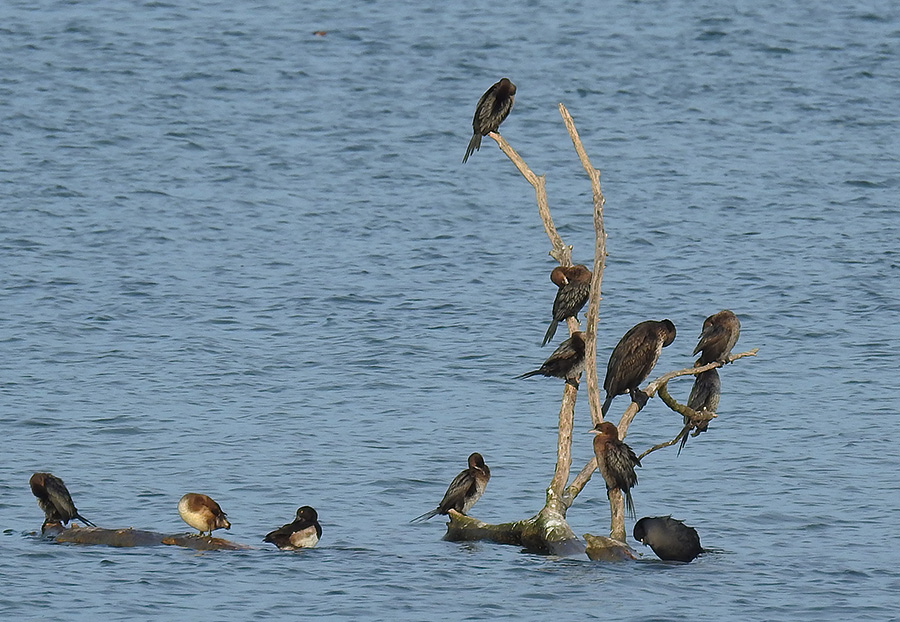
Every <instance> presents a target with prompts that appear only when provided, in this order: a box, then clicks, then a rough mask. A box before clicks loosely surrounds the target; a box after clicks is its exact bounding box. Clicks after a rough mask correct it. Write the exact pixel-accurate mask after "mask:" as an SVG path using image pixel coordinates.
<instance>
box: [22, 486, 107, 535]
mask: <svg viewBox="0 0 900 622" xmlns="http://www.w3.org/2000/svg"><path fill="white" fill-rule="evenodd" d="M28 483H29V484H30V485H31V492H32V494H33V495H34V496H35V497H37V502H38V505H39V506H40V508H41V509H42V510H43V511H44V524H43V525H41V533H44V530H45V529H46V528H47V527H51V526H53V525H59V524H60V523H62V524H63V525H66V524H68V522H69V521H70V520H72V519H73V518H77V519H78V520H80V521H81V522H83V523H84V524H86V525H90V526H91V527H96V525H95V524H94V523H92V522H91V521H89V520H88V519H86V518H85V517H84V516H82V515H81V514H79V513H78V508H76V507H75V504H74V503H73V502H72V496H71V495H70V494H69V491H68V489H67V488H66V485H65V484H64V483H63V481H62V480H61V479H59V478H58V477H56V476H55V475H52V474H50V473H35V474H34V475H32V476H31V479H30V480H29V481H28Z"/></svg>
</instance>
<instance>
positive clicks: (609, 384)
mask: <svg viewBox="0 0 900 622" xmlns="http://www.w3.org/2000/svg"><path fill="white" fill-rule="evenodd" d="M674 340H675V325H674V324H672V322H670V321H669V320H661V321H659V322H656V321H653V320H647V321H645V322H641V323H639V324H636V325H634V326H632V327H631V328H630V329H629V330H628V332H627V333H625V335H624V336H623V337H622V338H621V339H620V340H619V343H618V344H616V347H615V348H614V349H613V351H612V354H610V355H609V363H608V364H607V366H606V379H605V380H604V381H603V388H604V389H606V401H604V402H603V406H602V408H601V409H600V410H601V412H602V414H603V415H606V411H608V410H609V405H610V404H612V401H613V399H614V398H615V397H616V396H617V395H622V394H623V393H629V394H630V395H631V400H632V401H634V402H637V403H638V404H639V405H640V407H641V408H643V407H644V404H646V403H647V395H646V394H645V393H644V392H643V391H641V390H640V389H639V388H638V387H639V386H640V384H641V383H642V382H643V381H644V379H645V378H646V377H647V376H649V375H650V372H651V371H652V370H653V366H654V365H656V361H657V360H659V354H660V352H661V351H662V349H663V348H665V347H666V346H667V345H669V344H670V343H672V342H673V341H674Z"/></svg>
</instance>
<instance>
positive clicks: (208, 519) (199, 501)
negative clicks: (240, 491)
mask: <svg viewBox="0 0 900 622" xmlns="http://www.w3.org/2000/svg"><path fill="white" fill-rule="evenodd" d="M178 514H179V515H180V516H181V520H183V521H184V522H186V523H187V524H188V525H190V526H191V527H193V528H194V529H197V530H198V531H200V535H201V536H202V535H203V534H204V533H205V532H207V531H208V532H209V535H210V537H212V532H213V530H215V529H223V528H224V529H231V523H229V522H228V519H227V518H225V512H223V511H222V508H220V507H219V504H218V503H216V502H215V501H213V500H212V499H210V498H209V497H207V496H206V495H201V494H199V493H196V492H189V493H187V494H186V495H184V496H183V497H181V499H180V500H179V501H178Z"/></svg>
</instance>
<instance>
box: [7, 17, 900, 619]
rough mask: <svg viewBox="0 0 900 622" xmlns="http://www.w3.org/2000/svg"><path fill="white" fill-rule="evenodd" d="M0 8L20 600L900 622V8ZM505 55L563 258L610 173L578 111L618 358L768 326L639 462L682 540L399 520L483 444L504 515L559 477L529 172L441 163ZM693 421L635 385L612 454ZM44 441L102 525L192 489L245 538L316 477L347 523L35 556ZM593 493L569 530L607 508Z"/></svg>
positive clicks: (494, 501)
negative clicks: (711, 393)
mask: <svg viewBox="0 0 900 622" xmlns="http://www.w3.org/2000/svg"><path fill="white" fill-rule="evenodd" d="M0 25H2V26H0V54H2V66H3V71H2V73H0V115H2V122H0V197H2V201H0V210H2V221H0V252H2V257H3V268H2V271H0V275H2V276H0V283H2V306H0V340H2V346H3V348H2V353H3V355H2V357H0V383H2V384H0V391H2V399H0V425H2V430H3V434H4V436H5V440H4V442H3V444H2V456H3V459H2V460H0V491H2V494H0V526H2V534H0V548H2V554H0V584H2V585H3V589H2V590H0V617H2V618H3V619H10V620H43V619H51V618H59V619H67V620H92V621H93V620H98V619H99V620H138V619H173V618H174V617H175V616H177V615H186V616H189V617H197V616H201V615H202V616H208V615H210V614H212V615H214V616H216V617H219V618H225V619H235V620H251V619H265V620H281V619H294V618H296V617H297V616H299V615H308V616H312V617H321V618H326V617H330V618H333V619H348V620H349V619H392V620H423V619H433V618H435V617H441V618H444V619H450V620H461V619H488V618H490V619H515V620H520V619H529V618H537V617H539V616H546V615H555V616H556V617H557V618H560V617H561V618H567V619H568V618H571V619H621V620H642V621H646V620H692V621H693V620H742V621H743V620H767V621H768V620H792V621H793V620H811V621H812V620H815V621H822V620H826V621H827V620H840V621H844V620H848V619H852V620H887V619H897V614H896V610H897V607H898V605H900V598H898V596H897V594H898V593H900V570H898V568H897V564H896V560H897V554H898V551H900V528H898V527H897V525H896V518H895V517H896V515H897V513H898V511H900V485H898V483H897V476H896V474H897V472H898V469H900V458H898V451H897V444H896V432H895V430H896V424H897V413H898V412H900V397H898V395H897V392H896V391H895V390H894V387H895V386H896V382H897V381H896V378H897V372H896V370H897V367H898V364H900V355H898V354H897V342H898V336H900V331H898V329H897V324H898V319H900V316H898V314H900V287H898V285H900V253H898V239H900V208H898V201H897V194H898V188H900V183H898V182H900V175H898V172H900V140H898V137H900V115H898V107H897V101H898V96H900V51H898V50H900V9H898V8H897V6H896V5H895V4H894V3H891V2H878V1H875V2H866V3H858V4H852V3H842V2H838V3H829V4H825V3H775V2H758V3H753V4H747V5H746V6H740V3H739V5H730V4H729V5H725V4H719V3H714V2H676V1H668V2H667V1H651V2H629V1H626V0H616V1H614V2H610V3H606V4H605V5H604V6H599V5H595V4H594V3H583V5H582V6H578V7H570V8H568V9H565V10H560V9H559V8H557V5H556V3H552V2H548V1H546V0H543V1H536V2H530V3H528V4H527V5H521V4H520V3H516V4H510V5H509V6H498V4H497V3H496V2H492V3H486V2H450V3H444V4H443V5H441V8H440V9H439V10H428V11H423V10H422V9H421V8H420V6H419V5H418V4H417V3H394V4H388V3H375V2H368V3H360V4H359V5H357V6H354V5H352V3H351V4H346V3H345V4H341V5H332V4H330V3H295V2H275V1H274V0H272V1H269V2H258V3H252V6H251V5H249V4H248V5H247V6H236V5H235V3H228V2H221V1H219V0H208V1H206V2H200V3H190V4H189V6H182V3H166V2H144V3H141V2H129V3H123V2H113V1H111V0H97V1H94V2H75V1H68V2H50V1H47V2H41V3H37V4H35V3H26V2H20V1H16V0H11V1H9V2H5V3H3V4H2V5H0ZM316 30H325V31H327V35H326V36H324V37H320V36H314V35H313V34H312V33H313V31H316ZM502 76H509V77H510V78H511V79H512V80H513V81H514V82H515V83H516V84H517V86H518V94H517V101H516V106H515V109H514V110H513V113H512V114H511V116H510V117H509V119H508V120H507V121H506V123H505V124H504V125H503V128H502V131H503V134H504V136H505V137H506V138H507V139H508V140H509V141H510V142H511V143H512V144H513V146H514V147H515V148H516V149H518V150H519V152H520V153H521V154H522V155H523V156H524V157H525V158H526V160H527V161H528V163H529V164H530V165H531V167H532V168H533V169H534V170H535V171H536V172H538V173H544V174H546V175H547V184H548V193H549V197H550V202H551V207H552V209H553V214H554V218H555V220H556V223H557V225H558V226H559V228H560V231H561V233H562V234H563V236H564V237H565V239H566V241H567V243H569V244H573V245H574V247H575V258H576V260H577V261H579V262H585V263H587V262H589V261H590V258H591V253H592V251H591V248H592V230H591V217H590V189H589V185H588V182H587V179H586V177H585V176H584V173H583V171H582V170H581V168H580V165H579V164H578V163H577V160H576V158H575V156H574V153H573V151H572V149H571V144H570V142H569V139H568V137H567V136H566V134H565V130H564V128H563V126H562V123H561V121H560V119H559V116H558V113H557V110H556V104H557V103H558V102H560V101H562V102H564V103H565V104H566V105H567V106H568V108H569V110H570V112H571V113H572V115H573V116H574V118H575V121H576V123H577V125H578V128H579V130H580V132H581V136H582V138H583V140H584V142H585V145H586V147H587V149H588V152H589V154H590V155H591V157H592V159H593V162H594V164H595V165H596V166H598V167H599V168H600V169H601V170H602V172H603V184H604V186H603V187H604V192H605V194H606V198H607V205H606V222H607V226H608V231H609V236H610V237H609V253H610V256H609V262H608V268H607V271H606V273H605V278H604V282H603V285H604V289H603V302H602V305H601V324H600V329H599V330H600V344H599V350H600V352H599V358H600V366H601V368H603V367H604V366H605V362H606V358H607V357H608V355H609V351H610V350H611V348H612V347H613V346H614V345H615V343H616V341H617V340H618V339H619V337H620V336H621V335H622V334H623V333H624V332H625V330H626V329H627V328H628V327H630V326H631V325H633V324H635V323H636V322H638V321H640V320H643V319H660V318H662V317H668V318H670V319H672V321H674V322H675V324H676V326H677V327H678V330H679V337H678V339H677V340H676V341H675V343H674V344H673V345H672V346H670V347H669V348H667V349H666V350H665V351H664V354H663V357H662V359H661V361H660V364H659V367H658V368H657V369H658V370H659V371H665V370H669V369H675V368H679V367H683V366H685V365H687V364H689V361H690V360H691V357H690V352H691V349H692V348H693V346H694V345H695V343H696V337H697V335H698V333H699V329H700V324H701V322H702V320H703V318H704V317H705V316H707V315H709V314H710V313H713V312H715V311H718V310H719V309H722V308H730V309H733V310H734V311H735V312H736V313H737V314H738V315H739V316H740V318H741V320H742V322H743V332H742V336H741V341H740V342H739V345H738V348H737V349H738V350H739V351H740V350H744V349H749V348H751V347H758V348H760V353H759V356H758V357H757V358H756V359H749V360H743V361H740V362H738V363H737V364H735V365H733V366H729V367H728V368H727V369H724V370H723V371H722V382H723V396H722V401H721V405H720V415H721V416H720V419H719V420H717V421H716V422H714V423H713V425H712V427H711V431H710V432H709V433H707V434H704V435H703V436H701V437H699V438H695V439H691V440H690V442H689V443H688V446H687V449H686V450H685V452H684V453H683V454H682V455H681V456H680V457H678V458H676V456H675V452H674V450H671V451H664V452H658V453H656V454H654V455H652V456H650V457H648V458H647V459H646V460H645V466H644V468H643V469H642V471H641V472H640V478H641V482H640V485H639V486H638V487H637V488H636V489H635V491H634V497H635V504H636V506H637V511H638V515H639V516H641V515H659V514H669V513H671V514H672V515H674V516H676V517H678V518H681V519H684V520H685V521H686V522H687V523H688V524H691V525H693V526H695V527H696V528H697V529H698V531H699V532H700V534H701V538H702V541H703V543H704V545H705V546H707V547H709V548H713V549H716V550H717V551H718V552H717V553H714V554H711V555H707V556H704V557H702V558H701V559H699V560H698V561H696V562H695V563H692V564H690V565H686V566H670V565H665V564H661V563H655V562H648V563H640V564H624V565H610V564H598V563H592V562H589V561H587V560H581V559H553V558H543V557H538V556H534V555H529V554H523V553H521V552H520V551H518V550H517V549H515V548H514V547H503V546H497V545H492V544H487V543H478V544H470V545H459V544H452V543H447V542H443V541H442V540H441V536H442V534H443V532H444V529H443V526H442V524H441V521H438V520H433V521H431V522H430V523H426V524H425V525H422V526H409V525H408V524H407V521H408V519H410V518H412V517H414V516H417V515H418V514H421V513H422V512H424V511H426V510H428V509H430V508H431V507H433V506H434V505H435V504H436V503H437V501H438V500H439V499H440V496H441V495H442V494H443V492H444V489H445V487H446V485H447V483H448V482H449V480H450V479H451V478H452V477H453V475H455V474H456V473H457V472H458V471H459V470H460V469H461V468H463V466H464V463H465V457H466V456H467V455H468V454H469V453H470V452H471V451H480V452H482V453H483V454H484V456H485V459H486V460H487V462H488V464H489V465H490V466H491V469H492V471H493V474H494V479H493V480H492V481H491V483H490V485H489V487H488V489H487V494H486V495H485V497H484V498H483V499H482V500H481V501H480V502H479V504H478V505H477V506H476V507H475V510H474V514H475V515H476V516H478V517H479V518H482V519H485V520H489V521H505V520H514V519H519V518H524V517H526V516H530V515H531V514H532V513H533V512H534V511H536V510H537V509H538V508H539V507H540V505H541V503H542V501H543V488H544V487H545V486H546V485H547V483H548V482H549V480H550V476H551V474H552V469H553V460H554V455H555V448H554V445H555V434H554V427H555V422H556V409H557V404H558V398H559V395H560V393H561V383H559V382H557V381H555V380H550V379H543V378H541V379H532V380H531V381H513V380H511V377H512V376H514V375H516V374H519V373H521V372H524V371H526V370H528V369H531V368H533V367H534V366H536V365H537V364H539V363H540V362H541V361H542V360H543V359H544V358H545V357H546V356H547V354H548V353H549V348H546V349H543V350H542V349H540V348H539V347H538V344H539V343H540V340H541V337H542V336H543V333H544V330H545V329H546V322H547V320H548V319H549V309H550V304H551V302H552V299H553V295H554V289H553V286H552V285H551V284H550V282H549V280H548V278H547V276H548V274H549V271H550V269H551V268H552V262H551V260H550V259H549V257H547V255H546V253H547V250H548V248H549V247H548V244H547V241H546V238H545V236H544V234H543V230H542V228H541V225H540V222H539V220H538V217H537V213H536V209H535V206H534V199H533V192H532V189H531V187H530V186H528V185H527V184H526V182H525V181H524V180H523V179H522V178H521V177H520V176H519V175H518V173H516V171H515V170H514V169H513V167H512V165H511V164H510V163H509V162H508V161H507V160H506V159H505V158H504V157H503V156H502V154H501V153H499V152H498V151H497V149H496V147H495V146H494V144H493V142H492V141H490V140H487V141H485V147H484V148H483V149H482V150H481V151H480V152H478V153H476V154H475V155H474V156H473V157H472V158H471V159H470V161H469V162H468V163H467V164H466V165H465V166H462V165H461V164H460V160H461V158H462V155H463V153H464V151H465V147H466V144H467V142H468V140H469V137H470V127H471V125H470V123H471V116H472V112H473V109H474V105H475V102H476V101H477V100H478V97H479V96H480V95H481V93H482V92H483V91H484V90H485V89H486V88H487V87H488V86H490V85H491V84H492V83H493V82H495V81H496V80H497V79H499V78H500V77H502ZM689 388H690V382H689V381H681V383H673V385H672V386H671V389H672V391H673V393H675V394H676V395H679V396H681V397H682V399H684V398H686V396H687V393H688V391H689ZM623 402H624V400H623ZM621 407H622V408H624V404H622V405H621ZM619 412H620V411H619ZM577 417H578V422H577V423H576V426H577V427H576V430H577V431H579V432H580V431H581V429H582V428H583V429H584V430H585V431H586V430H587V429H588V428H589V427H590V426H589V423H588V422H589V418H588V414H587V407H586V403H585V402H582V403H580V404H579V406H578V411H577ZM678 427H679V417H677V416H675V415H673V414H672V413H670V412H668V411H667V410H666V409H665V408H664V407H663V406H662V405H661V404H659V403H658V402H657V401H656V400H654V401H653V402H651V404H650V405H649V406H648V408H647V409H646V410H645V411H644V412H642V413H641V415H640V416H639V417H638V419H637V420H636V422H635V424H634V425H633V426H632V428H631V433H630V434H629V437H628V442H629V443H630V444H631V445H632V446H633V447H634V448H635V449H636V450H638V451H643V450H644V449H646V448H647V447H648V446H650V445H652V444H655V443H656V442H659V441H661V440H664V439H665V438H671V437H672V436H674V434H675V433H676V432H677V430H678ZM576 440H577V441H578V444H577V445H576V447H575V454H576V459H575V462H576V465H575V466H576V468H580V467H581V465H582V464H584V461H586V460H587V459H588V457H589V456H590V452H591V449H590V439H589V438H588V435H587V434H584V435H583V438H582V437H581V435H580V434H576ZM37 470H50V471H52V472H54V473H56V474H57V475H59V476H61V477H63V478H64V479H65V480H66V482H67V484H68V485H69V488H70V490H71V491H72V493H73V496H74V497H75V499H76V502H77V503H78V506H79V508H80V510H81V511H82V513H83V514H85V515H86V516H87V517H88V518H91V519H92V520H94V521H95V522H97V523H98V524H101V525H103V526H110V527H117V526H123V527H124V526H135V527H139V528H147V529H154V530H159V531H165V532H178V531H182V530H184V527H185V526H184V525H183V523H181V521H180V520H179V518H178V515H177V512H176V510H175V506H176V503H177V500H178V498H179V497H180V496H181V494H183V493H184V492H188V491H201V492H206V493H208V494H210V495H212V496H213V497H214V498H216V499H217V500H218V501H219V502H220V503H221V504H222V506H223V507H224V508H225V510H226V511H227V512H228V514H229V517H230V518H231V519H232V522H233V525H234V526H233V528H232V530H231V532H229V533H227V536H228V537H229V538H231V539H233V540H236V541H238V542H244V543H249V544H261V543H260V540H261V538H262V536H263V534H265V533H266V532H267V531H269V530H270V529H272V528H274V527H276V526H279V525H281V524H282V523H284V522H287V521H288V520H289V519H290V518H291V516H292V515H293V512H294V510H295V509H296V508H297V507H298V506H299V505H304V504H309V505H313V506H314V507H316V508H317V509H318V510H319V514H320V517H321V520H322V524H323V527H324V530H325V533H324V536H323V539H322V541H321V543H320V545H319V547H318V548H317V549H315V550H312V551H307V552H302V553H300V554H282V553H279V552H278V551H275V550H270V549H265V548H260V549H257V550H252V551H248V552H241V553H234V552H217V553H205V554H198V553H195V552H192V551H187V550H180V549H174V548H169V547H160V548H155V549H132V550H117V549H110V548H105V547H77V546H54V545H50V544H47V543H45V542H42V541H40V540H38V539H35V538H33V537H31V536H30V535H29V534H30V533H31V532H33V531H34V530H35V529H36V528H37V527H39V525H40V521H41V518H42V516H41V513H40V510H39V509H38V507H37V505H36V503H35V501H34V498H33V497H32V496H31V493H30V491H29V489H28V485H27V482H28V477H29V476H30V474H31V473H32V472H34V471H37ZM599 481H600V480H599V478H595V481H594V482H592V485H591V486H589V488H588V489H586V491H585V492H584V493H583V494H582V496H581V497H579V499H578V502H577V503H576V505H575V506H574V507H573V508H572V509H571V510H570V513H569V520H570V523H571V525H572V527H573V529H574V530H575V531H576V533H579V534H581V533H584V532H590V533H595V534H599V533H603V532H604V531H605V530H606V529H607V528H608V509H607V508H608V506H607V503H606V499H605V494H604V491H603V489H602V486H601V484H599V483H598V482H599ZM628 529H629V531H630V529H631V524H630V523H629V525H628ZM637 546H638V547H639V549H640V550H642V551H644V552H645V553H646V555H647V559H650V560H652V559H654V556H653V554H652V553H651V552H650V551H649V549H645V548H644V547H640V545H637ZM560 611H563V612H565V613H564V614H561V613H560Z"/></svg>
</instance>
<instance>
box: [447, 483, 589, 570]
mask: <svg viewBox="0 0 900 622" xmlns="http://www.w3.org/2000/svg"><path fill="white" fill-rule="evenodd" d="M551 496H552V495H551ZM560 507H561V506H560V504H559V503H558V502H553V501H552V500H551V501H549V502H548V503H547V505H546V506H544V508H543V509H542V510H541V511H540V512H538V513H537V514H535V515H534V516H532V517H531V518H526V519H524V520H520V521H515V522H513V523H500V524H497V525H492V524H489V523H485V522H482V521H480V520H478V519H477V518H472V517H471V516H466V515H465V514H460V513H459V512H457V511H456V510H450V514H449V517H450V522H449V523H447V533H446V535H444V540H448V541H450V542H470V541H474V540H488V541H491V542H497V543H499V544H512V545H516V546H521V547H522V548H524V549H525V550H527V551H529V552H530V553H537V554H539V555H560V556H563V557H570V556H574V555H583V554H584V543H583V542H582V541H581V540H579V539H578V538H577V537H576V536H575V533H574V532H573V531H572V529H571V527H569V524H568V523H567V522H566V518H565V516H564V515H563V513H562V511H560V509H559V508H560Z"/></svg>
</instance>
